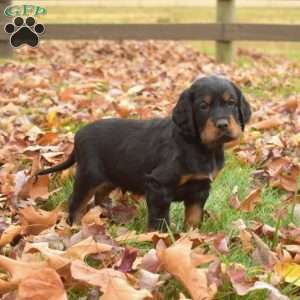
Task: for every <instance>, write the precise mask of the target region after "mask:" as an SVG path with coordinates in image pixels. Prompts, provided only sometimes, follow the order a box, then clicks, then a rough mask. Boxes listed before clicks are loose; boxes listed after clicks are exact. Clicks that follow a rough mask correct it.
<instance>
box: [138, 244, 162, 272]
mask: <svg viewBox="0 0 300 300" xmlns="http://www.w3.org/2000/svg"><path fill="white" fill-rule="evenodd" d="M140 267H141V268H142V269H145V270H147V271H149V272H153V273H156V272H158V270H159V267H160V261H159V259H158V257H157V254H156V251H155V249H150V250H149V251H148V252H147V253H146V254H145V255H144V256H143V258H142V260H141V264H140Z"/></svg>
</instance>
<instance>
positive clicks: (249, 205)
mask: <svg viewBox="0 0 300 300" xmlns="http://www.w3.org/2000/svg"><path fill="white" fill-rule="evenodd" d="M260 201H261V189H260V188H256V189H255V190H253V191H251V192H250V194H248V196H247V197H246V198H245V199H244V200H243V201H242V202H241V204H240V207H239V210H240V211H243V212H251V211H253V210H254V209H255V206H256V204H257V203H258V202H260Z"/></svg>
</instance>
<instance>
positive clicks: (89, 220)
mask: <svg viewBox="0 0 300 300" xmlns="http://www.w3.org/2000/svg"><path fill="white" fill-rule="evenodd" d="M101 214H102V208H101V207H100V206H95V207H93V208H92V209H90V210H89V211H88V212H87V213H86V214H85V215H84V216H83V218H82V219H81V224H82V225H91V224H97V225H103V224H104V220H103V219H101V217H100V216H101Z"/></svg>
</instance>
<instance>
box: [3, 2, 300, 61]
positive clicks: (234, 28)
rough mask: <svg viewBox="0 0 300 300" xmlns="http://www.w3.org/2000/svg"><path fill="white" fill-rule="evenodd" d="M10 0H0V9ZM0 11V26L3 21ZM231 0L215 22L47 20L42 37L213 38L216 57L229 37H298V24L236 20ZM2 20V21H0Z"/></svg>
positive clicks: (225, 56)
mask: <svg viewBox="0 0 300 300" xmlns="http://www.w3.org/2000/svg"><path fill="white" fill-rule="evenodd" d="M9 2H10V1H7V0H2V1H1V2H0V11H4V9H5V7H7V6H8V5H9ZM1 18H2V19H1ZM7 19H8V18H6V17H4V15H3V14H2V16H1V15H0V26H1V27H2V28H3V27H4V23H5V22H7ZM233 19H234V0H217V23H210V24H204V23H197V24H48V25H46V32H45V34H44V35H43V39H51V40H95V39H106V40H147V39H154V40H177V41H178V40H214V41H216V42H217V43H216V46H217V51H216V54H217V59H218V61H220V62H224V63H228V62H230V61H231V59H232V42H233V41H291V42H297V41H298V42H299V41H300V25H281V24H272V25H271V24H237V23H232V21H233ZM1 23H2V24H1ZM11 53H12V49H11V47H10V45H9V41H8V35H7V34H6V33H5V32H4V30H0V57H5V56H10V55H11Z"/></svg>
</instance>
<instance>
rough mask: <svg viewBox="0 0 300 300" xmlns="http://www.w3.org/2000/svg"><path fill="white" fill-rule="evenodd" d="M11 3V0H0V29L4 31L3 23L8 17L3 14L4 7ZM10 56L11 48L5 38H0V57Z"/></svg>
mask: <svg viewBox="0 0 300 300" xmlns="http://www.w3.org/2000/svg"><path fill="white" fill-rule="evenodd" d="M9 5H11V0H2V1H1V2H0V30H3V31H4V24H5V23H7V21H8V18H7V17H5V16H4V9H5V8H6V7H7V6H9ZM10 56H12V48H11V46H10V44H9V42H8V37H7V40H0V58H6V57H10Z"/></svg>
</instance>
